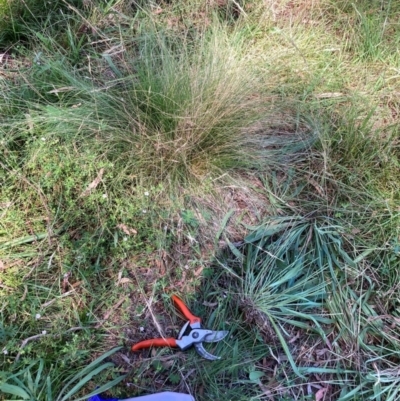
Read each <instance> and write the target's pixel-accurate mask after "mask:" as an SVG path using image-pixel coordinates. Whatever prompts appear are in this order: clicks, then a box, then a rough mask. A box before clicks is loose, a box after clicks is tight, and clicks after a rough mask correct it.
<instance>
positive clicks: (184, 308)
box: [171, 295, 201, 325]
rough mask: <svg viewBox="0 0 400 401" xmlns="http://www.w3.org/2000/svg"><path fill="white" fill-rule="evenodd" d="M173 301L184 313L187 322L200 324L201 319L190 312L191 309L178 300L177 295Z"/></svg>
mask: <svg viewBox="0 0 400 401" xmlns="http://www.w3.org/2000/svg"><path fill="white" fill-rule="evenodd" d="M171 298H172V301H173V302H174V304H175V306H176V307H177V308H178V309H179V310H180V311H181V312H182V314H183V316H185V318H186V319H187V320H189V322H190V324H191V325H192V324H195V323H200V322H201V319H200V318H199V317H197V316H195V315H193V314H192V312H190V310H189V308H188V307H187V306H186V305H185V303H184V302H183V301H182V300H181V299H180V298H178V297H177V296H176V295H172V297H171Z"/></svg>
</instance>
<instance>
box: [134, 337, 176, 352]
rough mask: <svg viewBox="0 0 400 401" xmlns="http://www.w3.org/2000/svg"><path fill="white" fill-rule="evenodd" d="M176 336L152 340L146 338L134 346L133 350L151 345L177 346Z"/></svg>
mask: <svg viewBox="0 0 400 401" xmlns="http://www.w3.org/2000/svg"><path fill="white" fill-rule="evenodd" d="M177 346H178V345H177V344H176V339H175V338H153V339H152V340H144V341H141V342H140V343H137V344H135V345H133V346H132V351H139V350H141V349H144V348H150V347H173V348H175V347H177Z"/></svg>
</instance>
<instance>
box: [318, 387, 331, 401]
mask: <svg viewBox="0 0 400 401" xmlns="http://www.w3.org/2000/svg"><path fill="white" fill-rule="evenodd" d="M327 391H328V388H327V387H324V388H321V389H319V390H318V391H317V392H316V393H315V401H321V400H322V399H323V398H324V396H325V393H326V392H327Z"/></svg>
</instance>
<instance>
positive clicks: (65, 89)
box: [47, 86, 75, 93]
mask: <svg viewBox="0 0 400 401" xmlns="http://www.w3.org/2000/svg"><path fill="white" fill-rule="evenodd" d="M74 89H75V88H74V87H73V86H63V87H61V88H57V89H53V90H51V91H49V92H47V93H62V92H69V91H71V90H74Z"/></svg>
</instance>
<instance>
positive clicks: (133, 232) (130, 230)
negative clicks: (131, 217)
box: [117, 224, 137, 235]
mask: <svg viewBox="0 0 400 401" xmlns="http://www.w3.org/2000/svg"><path fill="white" fill-rule="evenodd" d="M117 228H119V229H120V230H121V231H123V232H124V234H126V235H136V234H137V231H136V230H135V229H134V228H130V227H128V226H127V225H126V224H118V225H117Z"/></svg>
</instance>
